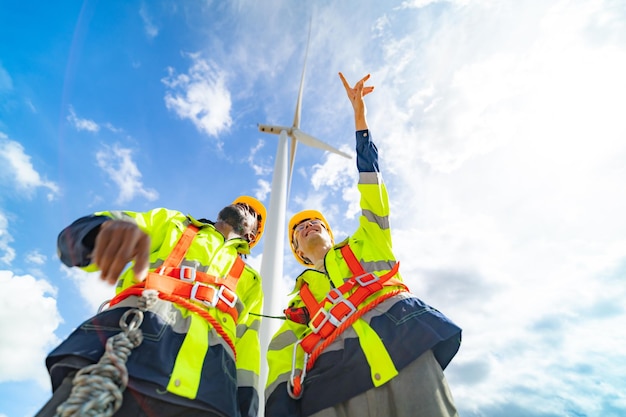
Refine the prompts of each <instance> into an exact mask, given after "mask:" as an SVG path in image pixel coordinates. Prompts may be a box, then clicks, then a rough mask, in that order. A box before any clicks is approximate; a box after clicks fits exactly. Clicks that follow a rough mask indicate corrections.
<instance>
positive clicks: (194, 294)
mask: <svg viewBox="0 0 626 417" xmlns="http://www.w3.org/2000/svg"><path fill="white" fill-rule="evenodd" d="M200 287H206V288H210V289H211V290H212V291H213V297H212V299H211V301H209V300H202V299H200V298H198V297H197V294H198V288H200ZM189 299H190V300H192V301H197V302H199V303H202V304H204V305H205V306H207V307H215V306H217V303H218V301H219V295H218V292H217V291H216V290H215V288H213V287H211V286H210V285H206V284H203V283H201V282H196V283H195V284H193V287H191V294H189Z"/></svg>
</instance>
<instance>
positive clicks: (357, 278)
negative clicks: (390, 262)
mask: <svg viewBox="0 0 626 417" xmlns="http://www.w3.org/2000/svg"><path fill="white" fill-rule="evenodd" d="M341 253H342V254H343V256H344V260H345V261H346V264H347V265H348V267H349V268H350V271H351V272H352V273H353V274H354V276H352V277H351V278H349V279H348V280H346V282H344V284H343V285H341V286H340V287H338V288H334V289H332V290H330V291H329V292H328V294H326V297H325V298H324V299H323V300H322V301H321V302H318V301H317V300H316V299H315V297H314V296H313V293H312V292H311V289H310V288H309V286H308V285H307V284H306V283H305V284H304V285H303V286H302V287H301V288H300V297H301V298H302V301H303V302H304V304H305V306H306V307H307V309H308V311H309V313H310V315H311V317H312V318H311V320H310V322H309V327H311V329H312V330H313V333H310V334H309V335H307V336H306V337H304V338H303V339H302V343H301V345H302V348H303V349H304V351H305V352H307V353H311V352H312V351H313V349H314V348H315V346H316V345H317V344H318V343H319V342H320V341H321V340H322V339H326V338H327V337H329V336H330V335H331V334H332V333H334V332H335V331H336V329H337V328H338V327H339V326H340V325H341V324H342V323H343V322H345V321H346V320H347V319H348V318H349V317H350V316H352V315H353V314H355V313H356V312H357V311H360V310H361V308H359V306H360V305H361V303H363V302H364V301H365V300H366V299H367V298H368V297H369V296H371V295H373V294H375V293H377V292H379V291H380V290H382V289H383V287H384V286H391V285H393V286H400V287H402V288H403V290H404V291H408V288H407V287H406V285H404V283H402V282H401V281H400V280H398V279H395V278H392V277H393V276H395V275H396V274H397V273H398V269H399V267H400V263H399V262H396V264H395V265H394V266H393V268H392V269H391V270H390V271H389V272H387V273H386V274H384V275H382V276H380V277H378V276H377V275H375V274H374V273H368V272H366V271H365V269H364V268H363V266H362V265H361V263H360V262H359V261H358V260H357V259H356V256H354V252H353V251H352V249H350V246H349V245H345V246H343V247H342V248H341ZM354 287H357V288H356V290H355V291H354V292H353V293H352V294H351V295H350V296H348V297H347V298H346V296H345V295H346V294H347V293H348V292H349V291H351V290H352V289H353V288H354ZM327 303H331V306H330V307H329V308H328V309H326V308H325V305H326V304H327Z"/></svg>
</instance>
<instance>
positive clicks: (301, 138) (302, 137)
mask: <svg viewBox="0 0 626 417" xmlns="http://www.w3.org/2000/svg"><path fill="white" fill-rule="evenodd" d="M258 126H259V131H260V132H264V133H273V134H275V135H280V132H282V131H284V132H285V133H286V134H287V135H288V136H289V137H290V138H291V140H292V145H295V141H298V142H302V143H303V144H304V145H307V146H311V147H313V148H318V149H322V150H325V151H328V152H332V153H336V154H337V155H341V156H343V157H344V158H348V159H351V158H352V156H350V155H348V154H347V153H345V152H342V151H340V150H339V149H336V148H333V147H332V146H330V145H329V144H327V143H326V142H322V141H321V140H319V139H317V138H314V137H313V136H311V135H309V134H307V133H304V132H303V131H301V130H300V129H298V128H297V127H287V126H277V125H264V124H259V125H258ZM294 153H295V152H294ZM290 162H291V163H293V161H290ZM290 165H291V164H290ZM290 168H291V167H290Z"/></svg>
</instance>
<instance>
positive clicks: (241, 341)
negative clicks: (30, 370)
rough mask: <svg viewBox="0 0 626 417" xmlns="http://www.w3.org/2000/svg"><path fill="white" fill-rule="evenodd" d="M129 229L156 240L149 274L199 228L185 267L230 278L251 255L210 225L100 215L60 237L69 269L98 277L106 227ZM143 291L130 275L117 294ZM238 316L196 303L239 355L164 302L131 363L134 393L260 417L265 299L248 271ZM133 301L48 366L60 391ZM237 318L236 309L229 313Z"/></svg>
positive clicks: (164, 213) (163, 217)
mask: <svg viewBox="0 0 626 417" xmlns="http://www.w3.org/2000/svg"><path fill="white" fill-rule="evenodd" d="M111 218H114V219H121V220H126V221H131V222H134V223H136V224H137V226H139V228H140V229H141V230H143V231H145V232H146V233H147V234H148V235H149V236H150V239H151V243H150V245H151V246H150V271H154V270H156V269H158V268H159V266H161V265H162V264H163V262H164V261H165V260H166V259H167V258H168V256H169V254H170V252H172V249H173V248H174V247H175V245H176V243H177V241H178V240H179V239H180V237H181V235H182V234H183V233H184V231H185V230H186V229H187V227H188V225H190V224H193V225H195V226H197V227H198V231H197V234H196V235H195V236H194V238H193V240H192V242H191V244H190V246H189V248H188V250H187V253H186V254H185V256H184V258H183V260H182V262H181V267H183V268H184V269H185V272H188V271H189V270H195V271H198V272H204V273H206V274H209V275H212V276H215V277H225V276H227V275H228V274H229V272H230V271H231V267H232V266H233V264H234V263H235V260H236V259H238V257H239V256H240V254H247V253H249V246H248V243H247V242H246V241H245V240H244V239H240V238H236V239H230V240H225V239H224V237H223V236H222V234H221V233H219V232H218V231H217V230H216V229H215V227H214V226H213V225H212V224H209V223H202V222H199V221H197V220H195V219H193V218H192V217H190V216H185V215H184V214H183V213H180V212H178V211H173V210H167V209H163V208H158V209H154V210H151V211H148V212H145V213H137V212H128V211H124V212H119V211H117V212H100V213H96V214H95V215H93V216H87V217H83V218H81V219H79V220H77V221H76V222H74V223H73V224H72V225H70V226H69V227H68V228H66V229H65V230H64V231H63V232H61V234H60V235H59V241H58V250H59V256H60V258H61V260H62V261H63V263H65V264H66V265H68V266H80V267H83V269H85V270H87V271H95V270H96V269H97V267H96V266H95V265H93V264H91V260H90V254H91V252H92V250H93V246H94V241H95V237H96V235H97V231H98V229H99V226H100V224H102V223H103V222H105V221H107V220H110V219H111ZM135 284H137V281H136V279H135V277H134V274H133V272H132V268H131V267H129V268H127V269H126V270H125V271H124V272H123V273H122V274H121V275H120V277H119V279H118V284H117V288H116V292H117V293H118V294H119V293H120V292H122V291H124V290H126V289H127V288H129V287H131V286H133V285H135ZM235 293H236V295H237V301H236V305H234V307H235V308H236V312H235V313H234V314H233V311H231V312H230V313H229V312H226V311H221V310H220V309H218V308H214V307H208V306H206V305H203V304H200V303H198V304H197V305H198V306H200V307H201V308H202V309H204V310H205V311H207V312H208V313H209V314H210V316H212V317H213V318H214V319H215V320H216V322H217V323H218V324H219V325H220V326H221V329H222V331H223V332H225V335H227V336H228V339H229V340H230V341H232V343H233V344H234V346H235V351H236V352H234V351H233V349H232V348H231V346H230V345H229V343H227V342H226V340H225V339H224V338H222V337H221V336H220V334H219V333H218V331H217V330H216V328H214V327H213V326H212V325H211V324H210V323H209V322H208V321H207V320H205V319H204V318H202V317H201V316H200V315H199V314H195V313H193V312H191V311H189V310H187V309H186V308H183V307H181V306H179V305H176V304H175V303H172V302H169V301H165V300H159V301H158V302H157V303H156V304H155V306H154V307H152V308H150V310H149V311H148V312H147V313H146V314H145V316H144V321H143V324H142V326H141V329H142V332H143V342H142V343H141V344H140V345H139V346H138V347H136V348H135V349H133V351H132V353H131V355H130V356H129V358H128V362H127V368H128V372H129V376H130V380H129V384H128V386H129V387H130V388H132V389H135V390H137V391H139V392H141V393H143V394H145V395H149V396H154V397H158V398H159V399H161V400H164V401H170V402H173V403H177V404H180V405H184V406H185V405H186V406H190V407H195V408H200V409H206V410H212V411H217V412H219V413H222V414H224V415H226V416H233V417H235V416H249V417H252V416H256V415H257V412H258V403H259V399H258V392H257V386H258V379H259V372H260V342H259V336H258V330H259V325H260V322H259V314H260V313H261V310H262V303H263V293H262V288H261V278H260V276H259V274H258V273H257V272H256V271H255V270H254V269H253V268H251V267H250V266H248V265H247V264H246V265H245V266H244V268H243V271H241V275H240V277H239V279H238V281H237V283H236V290H235ZM137 299H138V298H137V297H136V296H131V297H128V298H125V299H123V300H122V301H121V302H119V303H117V304H115V305H113V306H112V307H111V308H109V309H107V310H105V311H103V312H101V313H99V314H97V315H96V316H95V317H92V318H90V319H88V320H87V321H85V322H84V323H83V324H81V325H80V326H79V327H78V328H77V329H76V330H75V331H74V332H73V333H72V334H71V335H70V336H69V337H68V338H67V339H66V340H65V341H64V342H63V343H62V344H61V345H60V346H58V347H57V348H56V349H55V350H54V351H53V352H52V353H50V355H49V356H48V358H47V360H46V365H47V367H48V369H49V372H50V375H51V379H52V384H53V387H54V388H56V387H57V386H58V385H59V384H60V383H61V381H62V379H63V378H64V377H65V375H66V374H67V373H68V372H69V370H70V369H69V368H71V367H72V366H73V365H72V364H75V363H77V358H78V359H80V361H82V362H80V361H79V362H78V363H84V362H92V363H93V362H97V361H98V360H99V359H100V357H101V356H102V353H103V350H104V344H105V342H106V339H107V338H109V337H110V336H113V335H115V334H117V333H119V332H120V329H119V324H118V323H119V318H120V317H121V315H122V314H123V313H124V312H125V311H126V310H128V309H129V308H131V307H136V306H137ZM231 310H232V309H231Z"/></svg>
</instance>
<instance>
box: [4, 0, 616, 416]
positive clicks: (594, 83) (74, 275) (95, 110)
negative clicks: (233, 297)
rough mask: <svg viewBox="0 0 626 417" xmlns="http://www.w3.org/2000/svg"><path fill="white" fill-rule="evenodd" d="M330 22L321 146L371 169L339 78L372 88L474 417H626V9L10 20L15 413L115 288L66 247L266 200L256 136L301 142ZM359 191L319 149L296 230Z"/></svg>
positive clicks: (50, 12)
mask: <svg viewBox="0 0 626 417" xmlns="http://www.w3.org/2000/svg"><path fill="white" fill-rule="evenodd" d="M311 16H313V28H312V35H311V44H310V50H309V56H308V62H307V76H306V83H305V90H304V99H303V108H302V123H301V128H302V130H304V131H305V132H307V133H309V134H312V135H314V136H316V137H317V138H319V139H321V140H323V141H325V142H327V143H329V144H331V145H333V146H335V147H337V148H339V149H342V150H344V151H346V152H349V153H353V144H354V135H353V121H352V114H351V107H350V105H349V102H348V100H347V99H346V98H345V93H344V91H343V88H342V86H341V83H340V81H339V78H338V77H337V72H339V71H342V72H344V74H345V75H346V77H347V78H348V80H349V81H351V82H354V81H356V80H357V79H358V78H360V77H361V76H363V75H365V74H366V73H371V74H372V78H371V84H373V85H375V86H376V91H375V92H374V93H373V94H372V95H370V96H368V98H367V104H368V110H369V113H368V118H369V122H370V127H371V129H372V133H373V135H374V138H375V140H376V142H377V144H378V145H379V149H380V151H381V168H382V170H383V173H384V177H385V180H386V183H387V185H388V188H389V191H390V198H391V208H392V230H393V238H394V247H395V250H396V252H397V256H398V258H399V259H400V260H401V265H402V266H401V270H402V274H403V276H404V278H405V280H406V281H407V283H408V284H409V286H410V288H411V289H412V290H413V292H415V293H416V294H417V295H418V296H419V297H420V298H422V299H423V300H424V301H426V302H428V303H429V304H431V305H433V306H435V307H436V308H438V309H439V310H441V311H443V312H444V313H445V314H447V315H448V316H449V317H451V318H452V319H453V320H454V321H456V322H457V323H458V324H459V325H460V326H461V327H462V328H463V329H464V340H463V344H462V346H461V350H460V352H459V354H458V355H457V357H456V358H455V359H454V360H453V362H452V364H451V365H450V366H449V367H448V368H447V370H446V376H447V378H448V381H449V384H450V386H451V390H452V393H453V395H454V397H455V400H456V404H457V407H458V408H459V411H460V414H461V416H464V417H496V416H513V417H515V416H532V417H555V416H603V417H604V416H623V415H625V414H626V395H625V394H624V392H626V380H625V379H624V375H626V360H624V356H625V355H624V346H626V330H625V329H624V323H626V311H625V307H624V299H626V286H625V283H624V282H625V280H624V278H626V233H624V232H626V216H624V213H625V212H626V197H624V195H625V193H624V185H623V184H624V183H626V164H624V162H625V161H626V140H625V138H626V123H624V107H625V102H624V97H626V77H624V74H626V9H625V8H624V5H623V4H622V2H620V1H611V0H604V1H603V0H578V1H574V0H572V1H545V0H535V1H533V0H529V1H524V2H520V1H513V0H504V1H496V0H475V1H470V0H450V1H430V0H413V1H408V0H407V1H385V2H382V1H374V0H366V1H348V2H332V1H328V0H326V1H317V2H293V1H286V0H285V1H280V0H269V1H263V2H254V1H231V2H217V1H196V2H177V1H151V2H147V1H144V2H141V1H124V2H122V1H99V2H98V1H84V2H81V1H64V2H62V4H54V2H43V1H35V2H32V1H30V2H29V1H24V2H9V1H3V0H0V40H1V42H0V283H1V285H2V287H3V291H2V292H1V293H0V417H23V416H29V415H32V414H33V413H34V412H35V411H36V410H38V409H39V407H40V406H41V405H42V404H43V403H44V402H45V401H46V400H47V398H48V397H49V395H50V386H49V382H48V379H47V374H46V370H45V366H44V358H45V356H46V354H47V352H49V351H50V350H51V349H52V348H53V347H54V346H55V345H56V344H57V343H58V342H59V341H60V340H62V339H63V338H64V337H65V336H66V335H67V334H68V333H69V332H70V331H71V330H72V329H73V328H74V327H76V326H77V325H78V324H80V323H81V322H82V321H83V320H84V319H86V318H87V317H89V316H90V315H91V314H93V312H94V311H95V309H96V308H97V306H98V305H99V304H100V302H102V301H103V300H105V299H107V298H108V297H109V296H110V294H111V292H112V289H111V288H110V287H107V286H106V285H104V284H101V283H100V282H99V281H98V277H97V274H91V275H88V274H86V273H82V272H81V271H77V270H69V269H67V268H64V267H62V266H61V264H60V262H59V261H58V259H57V257H56V248H55V244H56V236H57V234H58V232H59V231H60V230H61V229H62V228H63V227H65V226H66V225H67V224H69V223H70V222H71V221H73V220H74V219H76V218H78V217H80V216H82V215H85V214H89V213H91V212H94V211H98V210H108V209H126V210H134V211H144V210H148V209H151V208H154V207H168V208H172V209H178V210H180V211H183V212H188V213H191V214H193V215H195V216H197V217H208V218H215V215H216V213H217V212H218V210H219V209H220V208H221V207H222V206H224V205H225V204H227V203H229V202H230V201H232V200H233V199H234V198H235V197H236V196H237V195H239V194H251V195H255V196H257V197H258V198H260V199H261V200H263V201H264V202H265V203H266V204H267V205H269V188H270V184H271V180H272V169H273V164H274V157H275V152H276V144H277V140H276V137H275V136H269V135H264V134H261V133H260V132H258V130H257V123H271V124H280V125H290V124H291V122H292V120H293V114H294V107H295V102H296V98H297V93H298V86H299V82H300V74H301V69H302V63H303V59H304V47H305V44H306V38H307V28H308V22H309V18H310V17H311ZM355 181H356V168H355V167H354V160H347V159H343V158H340V157H338V156H336V155H330V154H328V153H324V152H322V151H320V150H317V149H310V148H306V147H304V146H299V147H298V154H297V157H296V169H295V172H294V176H293V183H292V192H291V196H290V199H289V201H288V208H287V211H288V215H290V214H292V213H294V212H296V211H299V210H301V209H304V208H312V207H313V208H317V209H321V210H322V211H323V212H324V213H325V214H326V215H327V218H328V219H329V221H330V222H331V224H332V225H333V230H334V235H335V236H336V237H337V238H339V239H341V238H343V237H345V236H347V235H348V234H349V233H350V232H351V231H353V230H354V229H355V228H356V218H357V215H358V200H357V198H358V197H357V192H356V188H355ZM285 248H286V252H285V261H284V275H285V276H284V277H281V278H279V277H273V278H274V280H275V282H276V283H277V284H278V286H279V287H280V288H281V290H282V291H283V293H286V292H287V289H288V287H289V285H290V282H292V279H293V277H294V276H295V275H297V273H298V271H299V270H300V267H299V266H298V264H297V263H296V262H295V261H294V260H293V258H292V257H291V254H290V253H289V252H287V251H288V246H285ZM262 250H263V242H262V243H261V244H260V245H259V246H257V249H256V252H255V253H254V254H253V256H252V257H250V258H249V260H250V262H251V263H252V264H253V265H255V266H257V267H259V266H260V263H261V259H262ZM265 279H269V277H265ZM281 309H282V306H281V305H276V306H272V308H271V310H273V312H274V313H276V314H278V313H280V311H281Z"/></svg>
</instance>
